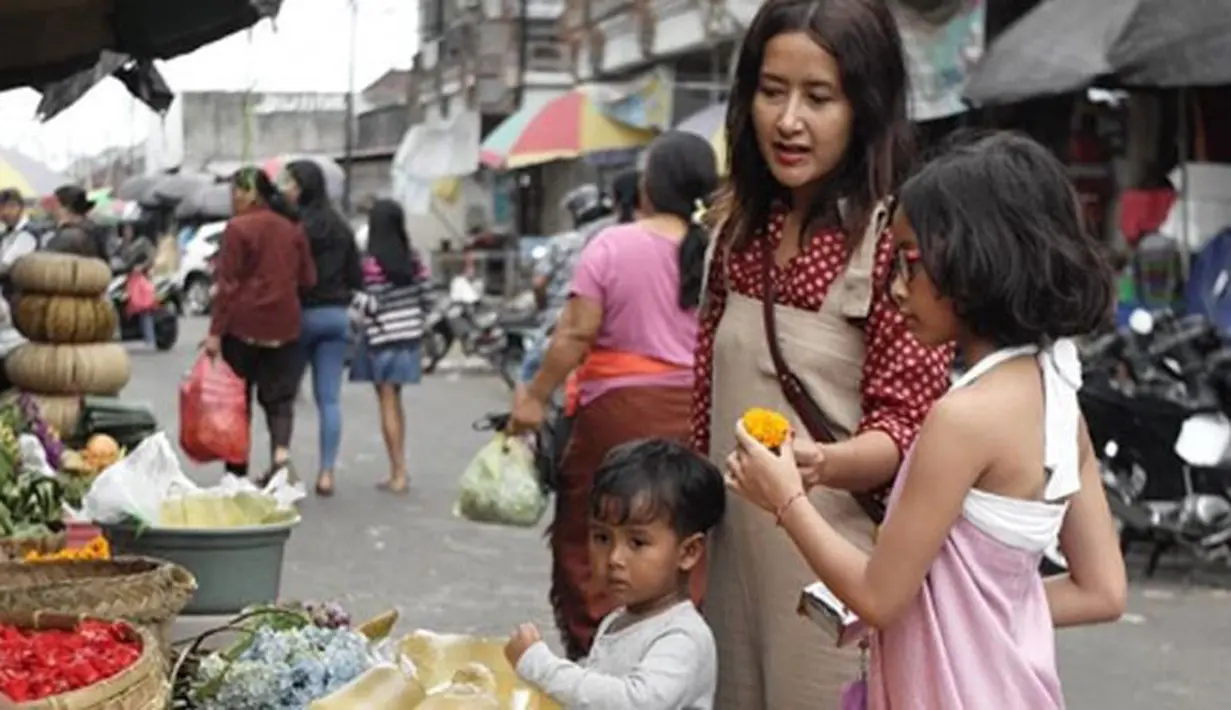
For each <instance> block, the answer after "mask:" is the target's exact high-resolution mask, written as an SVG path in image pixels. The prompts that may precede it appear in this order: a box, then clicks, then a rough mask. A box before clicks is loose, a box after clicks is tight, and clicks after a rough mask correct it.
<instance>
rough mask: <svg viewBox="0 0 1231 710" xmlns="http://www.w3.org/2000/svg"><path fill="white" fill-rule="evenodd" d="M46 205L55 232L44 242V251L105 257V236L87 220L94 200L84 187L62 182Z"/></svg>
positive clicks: (106, 251)
mask: <svg viewBox="0 0 1231 710" xmlns="http://www.w3.org/2000/svg"><path fill="white" fill-rule="evenodd" d="M45 204H46V205H47V211H48V212H49V213H50V215H51V219H52V220H53V221H54V222H55V225H56V227H55V233H54V234H53V235H52V237H51V239H50V240H49V241H48V242H47V247H46V248H47V251H54V252H61V253H65V254H76V255H77V256H85V257H91V258H94V259H102V260H104V261H106V260H107V259H108V257H109V256H110V254H109V253H108V249H107V236H106V233H105V232H104V231H103V230H101V229H99V228H98V226H97V225H95V224H94V223H93V222H91V221H90V218H89V214H90V211H91V210H93V209H94V202H93V201H92V200H91V199H90V198H89V195H88V194H87V193H86V191H85V190H83V189H82V188H80V187H78V186H76V185H63V186H61V187H58V188H56V191H55V192H54V193H53V194H52V197H51V198H50V199H49V200H47V201H46V203H45Z"/></svg>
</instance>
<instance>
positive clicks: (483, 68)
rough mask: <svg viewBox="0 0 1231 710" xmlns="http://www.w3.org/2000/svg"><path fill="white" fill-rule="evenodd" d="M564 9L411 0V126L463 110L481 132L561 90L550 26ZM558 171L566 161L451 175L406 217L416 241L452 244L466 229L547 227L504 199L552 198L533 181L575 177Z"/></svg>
mask: <svg viewBox="0 0 1231 710" xmlns="http://www.w3.org/2000/svg"><path fill="white" fill-rule="evenodd" d="M564 8H565V2H564V0H420V14H419V22H420V32H421V39H420V49H419V52H418V53H417V54H416V55H415V59H414V64H413V68H412V70H411V82H410V84H411V85H410V96H411V98H410V109H411V110H410V116H411V121H412V123H418V122H421V121H423V120H424V117H425V116H427V115H429V113H430V112H438V114H439V115H451V112H453V111H457V110H472V111H475V112H477V113H478V115H479V120H480V124H481V127H480V133H481V135H482V136H486V135H487V134H488V133H490V132H491V131H492V130H493V129H494V128H495V127H496V126H498V125H499V124H500V123H501V121H503V120H504V119H505V118H507V117H508V116H509V115H510V114H512V113H513V112H514V111H516V110H517V109H518V108H520V107H522V106H527V105H541V104H543V103H545V102H547V101H548V100H550V99H551V98H554V97H556V96H559V95H560V94H562V93H564V92H565V91H568V90H569V89H571V88H572V87H573V86H574V84H575V77H574V76H573V74H572V72H571V71H570V70H569V67H570V61H569V56H568V51H567V48H566V46H565V44H564V42H563V41H562V40H561V37H560V34H559V26H558V21H559V18H560V16H561V14H562V13H563V12H564ZM561 170H564V171H565V172H567V171H568V170H569V168H565V167H562V166H549V167H547V168H545V169H544V170H540V169H532V170H530V171H527V172H526V173H523V174H522V175H520V176H517V177H514V176H509V175H496V174H493V173H491V172H490V171H486V170H483V171H479V173H478V174H476V175H472V176H468V177H465V178H461V179H460V180H459V182H460V185H458V186H457V187H456V189H450V190H448V191H447V192H448V194H449V198H448V199H436V200H434V202H433V206H432V212H431V214H428V215H415V216H412V217H411V219H412V228H413V229H414V230H415V231H416V232H417V233H418V236H416V241H420V240H421V241H422V242H423V243H424V244H429V245H430V244H435V243H439V242H441V241H444V240H452V241H454V242H455V243H456V242H460V241H461V240H462V239H463V238H464V236H465V234H466V232H467V231H469V230H470V229H471V228H473V227H483V228H496V229H514V230H516V231H519V232H534V231H539V230H542V231H548V230H555V229H557V228H558V226H559V225H558V224H557V223H556V222H555V220H552V219H549V220H548V221H547V223H546V224H533V225H527V224H526V223H525V220H524V219H521V218H520V217H519V212H520V211H518V210H515V209H514V208H513V204H514V203H521V204H528V203H531V202H533V203H542V204H546V203H550V201H551V200H552V199H553V198H554V195H552V194H546V195H545V194H544V192H545V191H544V189H543V186H544V185H556V184H564V183H566V182H569V181H570V180H573V179H574V177H575V176H571V175H556V174H555V173H558V172H560V171H561ZM544 172H546V173H548V176H547V178H546V179H545V177H544V174H543V173H544ZM546 192H547V193H550V192H551V191H550V190H547V191H546ZM527 227H529V229H528V228H527Z"/></svg>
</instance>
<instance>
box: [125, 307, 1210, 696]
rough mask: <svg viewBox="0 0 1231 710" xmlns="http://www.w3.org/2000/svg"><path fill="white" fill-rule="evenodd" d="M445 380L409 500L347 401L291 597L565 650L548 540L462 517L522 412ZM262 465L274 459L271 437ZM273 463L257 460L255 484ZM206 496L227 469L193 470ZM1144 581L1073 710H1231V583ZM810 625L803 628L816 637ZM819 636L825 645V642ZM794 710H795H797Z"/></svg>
mask: <svg viewBox="0 0 1231 710" xmlns="http://www.w3.org/2000/svg"><path fill="white" fill-rule="evenodd" d="M181 323H182V334H181V339H180V343H179V345H178V346H177V347H176V348H175V349H174V350H173V351H171V352H168V353H151V352H146V351H144V350H143V349H142V348H140V347H134V348H133V349H132V353H133V380H132V382H131V383H130V384H129V385H128V388H127V389H126V390H125V391H124V397H125V398H128V399H133V400H141V401H146V402H148V403H150V404H151V405H152V406H153V407H154V409H155V411H156V412H157V414H158V417H159V421H160V422H161V423H162V424H163V425H164V426H165V427H166V428H167V431H168V433H169V434H170V436H171V438H172V440H173V441H174V440H175V437H176V432H177V431H178V428H177V423H176V417H177V414H176V405H177V403H176V386H177V384H178V382H179V379H180V377H181V376H182V374H183V373H184V372H185V371H187V369H188V368H189V367H190V366H191V364H192V361H193V359H194V358H195V356H196V344H197V343H198V342H200V340H201V339H202V338H203V337H204V334H205V321H204V320H201V319H185V320H183V321H182V322H181ZM443 367H444V368H445V371H444V372H441V373H438V374H435V375H432V376H429V377H427V378H425V380H424V382H423V384H422V385H421V386H419V387H415V388H410V389H408V390H406V392H405V395H404V396H405V399H406V407H407V419H408V431H409V439H408V452H409V461H410V469H411V472H412V477H413V480H412V488H411V494H410V495H409V496H406V497H394V496H389V495H387V494H383V493H380V492H378V491H377V490H376V489H375V487H374V486H375V484H376V483H377V482H378V481H380V480H382V479H383V478H384V477H385V475H386V474H387V463H386V458H385V453H384V445H383V443H382V441H381V435H380V420H379V415H378V412H377V409H376V402H375V396H374V394H373V393H372V392H371V390H370V389H369V388H368V387H366V386H363V385H351V384H347V385H346V386H345V387H344V389H343V395H342V401H343V408H344V422H345V423H344V433H343V444H342V454H341V462H340V465H339V473H338V476H337V489H338V490H337V495H336V496H335V497H334V498H332V499H326V500H319V499H316V498H313V497H309V498H308V499H306V500H305V501H304V502H303V504H302V512H303V518H304V522H303V524H302V525H301V526H300V527H299V528H298V529H297V530H296V531H295V533H294V535H293V536H292V538H291V541H290V543H289V546H288V549H287V558H286V562H285V566H284V574H283V587H282V593H283V596H284V597H287V598H295V599H315V600H337V601H339V602H341V603H342V604H343V605H344V606H346V607H347V608H348V609H350V610H352V613H353V615H354V616H355V617H356V618H361V617H366V616H369V615H374V614H377V613H379V612H381V611H384V610H386V609H389V608H394V607H396V608H398V609H400V610H401V612H402V621H401V622H400V624H399V629H400V630H401V631H403V632H406V631H411V630H414V629H416V628H424V629H431V630H434V631H441V632H457V633H472V634H481V635H493V636H504V635H506V634H507V633H508V631H509V630H510V629H511V627H512V626H513V625H514V624H516V623H519V622H523V621H533V622H536V623H538V624H539V626H540V628H541V629H543V630H544V633H545V635H548V636H554V633H553V630H554V626H553V625H552V621H551V618H552V617H551V611H550V608H549V606H548V604H547V599H546V596H547V592H546V590H547V585H548V575H549V569H550V567H549V556H548V554H547V550H546V548H545V546H544V541H543V535H542V530H521V529H514V528H502V527H493V526H482V525H477V524H474V523H469V522H466V521H464V520H461V519H458V518H456V517H455V516H454V515H453V513H452V508H453V503H454V499H455V497H456V490H457V485H456V481H457V478H458V476H459V475H460V473H461V471H462V469H463V468H464V467H465V465H466V463H467V462H468V461H469V459H470V457H471V456H472V455H473V454H474V452H475V451H477V450H478V448H479V447H480V446H482V445H483V443H485V441H486V437H487V436H490V435H487V434H483V433H479V432H475V431H473V430H472V428H471V423H472V422H473V421H474V420H475V419H476V418H478V417H480V416H482V415H483V414H485V413H488V412H491V411H498V410H500V409H502V408H507V406H508V404H507V403H508V398H509V395H508V392H507V390H506V389H505V387H504V385H503V384H501V382H500V381H499V380H498V379H497V378H496V377H494V376H492V375H491V374H490V373H487V372H484V371H483V370H482V369H481V368H473V369H468V368H465V367H463V366H460V364H455V363H451V362H446V363H445V365H444V366H443ZM296 417H297V419H296V422H295V424H296V426H295V438H294V446H293V458H294V462H295V465H296V467H297V468H298V470H299V472H300V474H301V475H302V476H304V477H305V478H306V479H307V480H309V481H311V479H312V476H313V472H314V470H315V466H316V457H317V454H316V440H317V418H316V411H315V407H314V406H313V405H312V401H311V387H310V385H305V387H304V389H303V392H302V393H301V397H300V401H299V403H298V406H297V408H296ZM254 441H255V442H257V444H258V446H255V447H254V450H258V451H262V452H264V451H265V447H266V442H267V438H266V435H265V428H264V423H263V421H258V422H257V425H256V426H255V427H254ZM265 463H266V459H265V458H264V456H260V457H257V458H256V459H255V460H254V468H255V467H257V466H259V467H262V468H263V466H264V464H265ZM185 470H186V471H187V472H188V473H189V475H191V476H192V477H194V478H195V479H197V480H198V481H199V482H202V483H206V484H208V483H210V482H212V481H215V480H217V478H218V477H219V475H220V471H219V470H218V467H216V466H207V467H198V466H193V465H190V464H188V463H187V462H185ZM1134 562H1135V564H1133V565H1132V569H1133V572H1134V580H1133V589H1132V597H1131V600H1130V603H1129V610H1128V614H1126V615H1125V617H1124V619H1123V620H1121V621H1120V622H1119V623H1117V624H1112V625H1107V626H1102V627H1097V628H1090V629H1080V630H1070V631H1062V632H1060V633H1059V636H1058V647H1059V656H1060V658H1059V662H1060V666H1061V669H1062V674H1063V677H1064V682H1065V694H1066V696H1067V699H1068V704H1069V706H1070V707H1072V708H1079V709H1083V710H1084V709H1086V708H1115V709H1116V710H1153V709H1154V708H1158V707H1167V708H1185V709H1202V710H1204V709H1207V708H1208V709H1215V708H1220V709H1221V708H1228V707H1231V673H1228V672H1227V666H1226V659H1227V658H1228V655H1227V651H1228V648H1229V647H1231V611H1229V610H1228V606H1229V605H1231V592H1229V591H1227V590H1228V589H1231V576H1228V577H1227V578H1225V579H1223V578H1214V579H1208V580H1202V583H1201V584H1194V583H1189V582H1187V581H1185V580H1184V579H1183V578H1182V574H1181V572H1180V571H1179V570H1178V569H1174V568H1173V569H1165V570H1164V571H1162V572H1160V573H1159V575H1158V578H1157V579H1155V580H1148V581H1147V580H1142V579H1141V573H1140V570H1141V569H1142V565H1141V562H1140V560H1135V561H1134ZM801 623H802V622H801ZM818 633H819V631H818ZM783 710H787V709H783Z"/></svg>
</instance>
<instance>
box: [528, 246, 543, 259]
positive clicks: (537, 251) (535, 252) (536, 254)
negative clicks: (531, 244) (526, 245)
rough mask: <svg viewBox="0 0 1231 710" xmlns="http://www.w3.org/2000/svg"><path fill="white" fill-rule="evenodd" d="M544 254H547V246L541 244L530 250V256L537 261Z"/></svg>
mask: <svg viewBox="0 0 1231 710" xmlns="http://www.w3.org/2000/svg"><path fill="white" fill-rule="evenodd" d="M545 256H547V247H545V246H543V245H542V244H540V245H539V246H537V247H535V248H533V249H531V250H530V258H531V259H534V260H535V261H539V260H541V259H542V258H543V257H545Z"/></svg>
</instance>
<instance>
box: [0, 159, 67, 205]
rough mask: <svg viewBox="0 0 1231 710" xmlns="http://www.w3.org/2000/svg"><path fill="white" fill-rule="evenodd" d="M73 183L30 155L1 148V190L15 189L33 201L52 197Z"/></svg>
mask: <svg viewBox="0 0 1231 710" xmlns="http://www.w3.org/2000/svg"><path fill="white" fill-rule="evenodd" d="M73 182H75V181H74V180H73V179H72V178H70V177H68V176H67V175H64V174H63V173H59V172H56V171H55V170H52V169H51V168H50V167H48V166H47V165H45V164H43V163H40V162H39V161H37V160H35V159H34V158H31V157H30V156H28V155H23V154H22V153H18V152H17V151H15V150H12V149H11V148H0V189H5V188H15V189H17V191H19V192H20V193H21V194H22V197H25V198H27V199H33V198H36V197H42V196H43V195H50V194H51V193H53V192H55V190H56V188H57V187H62V186H64V185H68V184H70V183H73Z"/></svg>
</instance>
